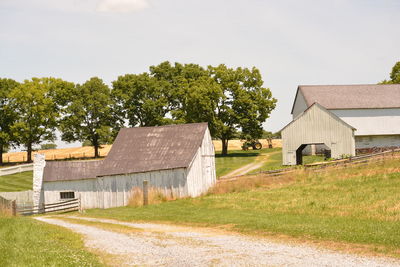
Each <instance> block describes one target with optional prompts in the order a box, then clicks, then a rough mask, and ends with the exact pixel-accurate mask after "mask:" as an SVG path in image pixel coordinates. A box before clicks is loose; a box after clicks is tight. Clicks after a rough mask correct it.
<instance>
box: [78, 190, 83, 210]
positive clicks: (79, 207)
mask: <svg viewBox="0 0 400 267" xmlns="http://www.w3.org/2000/svg"><path fill="white" fill-rule="evenodd" d="M78 212H79V213H82V202H81V194H79V197H78Z"/></svg>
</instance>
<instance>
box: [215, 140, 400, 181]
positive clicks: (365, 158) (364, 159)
mask: <svg viewBox="0 0 400 267" xmlns="http://www.w3.org/2000/svg"><path fill="white" fill-rule="evenodd" d="M387 156H391V157H394V156H400V148H397V149H391V150H387V151H383V152H379V153H372V154H367V155H360V156H354V157H349V158H346V159H337V160H332V161H325V162H320V163H311V164H305V165H304V166H303V167H304V169H306V170H310V171H320V170H321V169H324V168H327V167H338V166H343V167H346V166H348V165H357V164H368V162H369V161H371V160H375V159H381V158H385V157H387ZM298 169H299V167H298V166H293V167H288V168H284V169H278V170H269V171H260V172H257V173H252V174H244V175H238V176H234V177H229V178H222V179H221V178H220V179H219V180H218V182H219V183H222V182H229V181H234V180H237V178H239V177H243V176H249V175H257V174H264V175H265V176H279V175H283V174H288V173H291V172H294V171H296V170H298Z"/></svg>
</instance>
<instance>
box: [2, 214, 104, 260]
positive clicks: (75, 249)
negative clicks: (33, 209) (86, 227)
mask: <svg viewBox="0 0 400 267" xmlns="http://www.w3.org/2000/svg"><path fill="white" fill-rule="evenodd" d="M0 266H101V264H100V263H99V261H98V259H97V257H96V256H95V255H93V254H91V253H89V252H87V251H85V249H84V245H83V241H82V239H81V237H80V236H79V235H78V234H76V233H73V232H72V231H69V230H66V229H64V228H61V227H58V226H53V225H49V224H45V223H42V222H38V221H35V220H33V219H31V218H27V217H2V216H1V215H0Z"/></svg>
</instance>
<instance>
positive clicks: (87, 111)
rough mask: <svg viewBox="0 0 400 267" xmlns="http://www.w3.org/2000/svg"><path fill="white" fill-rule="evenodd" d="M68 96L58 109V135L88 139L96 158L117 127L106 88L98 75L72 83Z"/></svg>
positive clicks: (75, 139) (74, 139) (108, 89)
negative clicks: (73, 84) (73, 85)
mask: <svg viewBox="0 0 400 267" xmlns="http://www.w3.org/2000/svg"><path fill="white" fill-rule="evenodd" d="M67 98H68V97H67ZM70 99H71V101H70V102H69V103H68V104H66V106H65V107H64V108H63V111H62V113H63V118H62V119H61V122H60V131H61V133H62V135H61V138H62V140H64V141H67V142H73V141H81V142H84V141H85V140H89V141H90V142H91V144H92V146H93V147H94V151H95V157H99V156H100V155H99V148H100V145H101V144H104V143H109V142H112V140H113V137H114V135H115V132H117V131H118V129H119V124H118V123H117V120H116V119H115V117H114V116H113V111H112V108H111V107H112V99H111V91H110V88H109V87H108V86H107V85H106V84H104V82H103V81H102V80H101V79H100V78H97V77H93V78H91V79H90V80H88V81H86V82H85V83H84V84H82V85H79V84H78V85H76V86H75V88H74V89H73V90H72V91H71V95H70Z"/></svg>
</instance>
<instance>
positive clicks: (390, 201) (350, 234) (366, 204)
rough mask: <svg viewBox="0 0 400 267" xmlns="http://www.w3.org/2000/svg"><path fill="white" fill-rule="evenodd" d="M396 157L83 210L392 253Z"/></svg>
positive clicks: (398, 235) (398, 238) (398, 253)
mask: <svg viewBox="0 0 400 267" xmlns="http://www.w3.org/2000/svg"><path fill="white" fill-rule="evenodd" d="M399 189H400V167H399V160H398V159H397V160H386V161H384V162H376V163H370V164H369V165H367V166H353V167H349V168H347V169H344V168H343V169H341V168H339V169H327V171H323V172H318V173H315V172H310V173H309V172H305V171H302V170H299V172H297V173H294V174H291V175H286V176H281V177H274V178H272V177H268V178H265V177H263V176H262V175H258V176H253V177H251V178H243V179H238V180H236V181H233V182H229V183H220V184H219V185H218V186H217V187H216V188H215V189H214V190H213V191H214V193H210V194H208V195H206V196H203V197H200V198H195V199H181V200H176V201H171V202H165V203H161V204H157V205H150V206H147V207H138V208H133V207H120V208H113V209H107V210H99V209H94V210H87V211H86V215H87V216H93V217H102V218H112V219H118V220H124V221H158V222H169V223H175V224H192V225H197V226H218V227H222V228H226V229H229V230H234V231H239V232H243V233H247V234H253V235H265V236H269V237H271V236H276V237H279V238H282V236H283V238H286V237H287V238H290V239H294V240H298V241H306V242H319V243H321V244H325V245H326V246H330V247H332V246H333V247H335V248H338V249H345V250H349V251H352V250H353V251H359V252H367V253H373V254H389V255H392V256H395V257H400V209H399V203H400V194H398V192H399Z"/></svg>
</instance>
